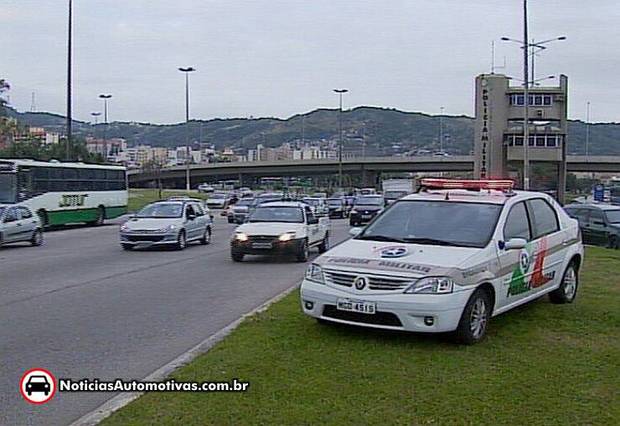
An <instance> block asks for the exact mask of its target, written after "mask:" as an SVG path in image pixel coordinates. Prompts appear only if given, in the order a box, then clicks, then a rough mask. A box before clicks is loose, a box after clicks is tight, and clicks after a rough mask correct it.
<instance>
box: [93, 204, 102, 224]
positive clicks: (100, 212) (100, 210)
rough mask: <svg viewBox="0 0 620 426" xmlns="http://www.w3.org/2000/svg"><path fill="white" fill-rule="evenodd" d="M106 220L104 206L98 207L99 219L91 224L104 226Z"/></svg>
mask: <svg viewBox="0 0 620 426" xmlns="http://www.w3.org/2000/svg"><path fill="white" fill-rule="evenodd" d="M104 220H105V209H104V208H103V206H99V207H97V219H95V220H94V221H93V222H90V224H91V225H94V226H101V225H103V221H104Z"/></svg>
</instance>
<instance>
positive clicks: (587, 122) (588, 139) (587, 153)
mask: <svg viewBox="0 0 620 426" xmlns="http://www.w3.org/2000/svg"><path fill="white" fill-rule="evenodd" d="M589 155H590V101H588V102H586V161H587V160H588V158H587V157H588V156H589Z"/></svg>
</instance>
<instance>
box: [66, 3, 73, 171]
mask: <svg viewBox="0 0 620 426" xmlns="http://www.w3.org/2000/svg"><path fill="white" fill-rule="evenodd" d="M67 29H68V34H67V129H66V132H67V146H66V153H65V155H66V157H67V161H69V160H70V159H71V148H70V146H71V139H72V133H73V128H72V125H73V118H72V114H71V60H72V51H71V47H72V44H73V31H72V29H73V1H72V0H69V21H68V26H67Z"/></svg>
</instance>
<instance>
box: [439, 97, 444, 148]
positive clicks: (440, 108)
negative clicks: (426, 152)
mask: <svg viewBox="0 0 620 426" xmlns="http://www.w3.org/2000/svg"><path fill="white" fill-rule="evenodd" d="M443 110H444V107H439V111H440V113H439V152H440V153H442V154H443Z"/></svg>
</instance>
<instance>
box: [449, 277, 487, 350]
mask: <svg viewBox="0 0 620 426" xmlns="http://www.w3.org/2000/svg"><path fill="white" fill-rule="evenodd" d="M490 317H491V300H490V298H489V294H488V293H487V292H486V291H484V290H482V289H478V290H476V291H475V292H474V294H472V295H471V297H470V298H469V301H468V302H467V305H465V309H463V314H462V315H461V320H460V321H459V325H458V328H457V329H456V339H457V340H458V342H459V343H463V344H466V345H472V344H474V343H478V342H479V341H481V340H482V339H483V338H484V336H485V335H486V332H487V326H488V324H489V318H490Z"/></svg>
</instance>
